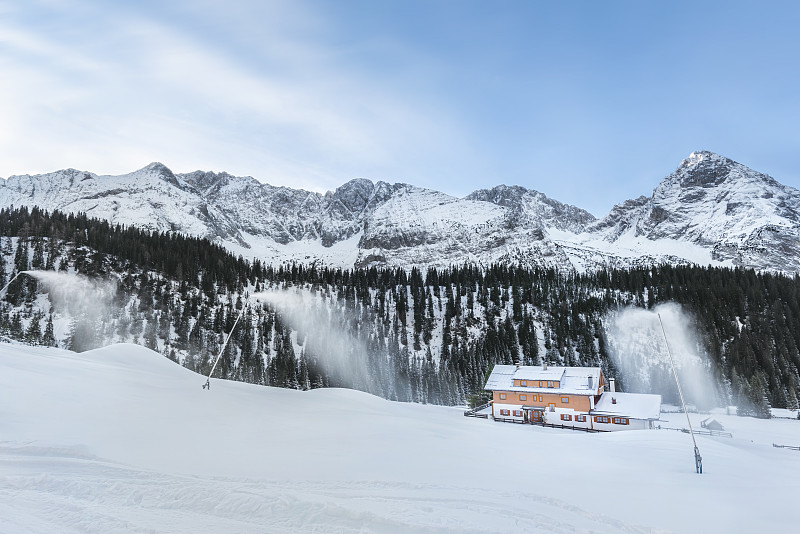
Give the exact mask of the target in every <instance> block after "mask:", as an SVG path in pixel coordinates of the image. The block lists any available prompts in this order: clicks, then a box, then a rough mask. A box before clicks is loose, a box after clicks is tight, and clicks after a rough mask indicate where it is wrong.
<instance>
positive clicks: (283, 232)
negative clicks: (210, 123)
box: [0, 152, 800, 272]
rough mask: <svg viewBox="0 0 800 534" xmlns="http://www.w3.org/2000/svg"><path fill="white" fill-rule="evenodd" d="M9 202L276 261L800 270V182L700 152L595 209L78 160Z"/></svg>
mask: <svg viewBox="0 0 800 534" xmlns="http://www.w3.org/2000/svg"><path fill="white" fill-rule="evenodd" d="M11 205H16V206H20V205H27V206H39V207H41V208H44V209H46V210H54V209H59V210H62V211H67V212H79V211H82V212H86V213H87V214H88V215H90V216H93V217H98V218H103V219H107V220H110V221H112V222H114V223H120V224H126V225H136V226H140V227H144V228H148V229H151V230H158V231H177V232H183V233H186V234H189V235H193V236H200V237H207V238H209V239H211V240H214V241H217V242H219V243H220V244H222V245H224V246H226V247H228V248H229V249H230V250H232V251H233V252H235V253H238V254H242V255H244V256H246V257H258V258H260V259H262V260H265V261H267V262H271V263H277V262H286V261H300V262H304V263H314V262H321V263H324V264H328V265H333V266H340V267H353V266H357V267H369V266H390V267H394V266H397V267H403V268H410V267H411V266H414V265H416V266H418V267H421V268H425V267H429V266H434V267H443V266H448V265H451V264H461V263H463V262H473V263H477V264H481V265H488V264H490V263H493V262H505V263H521V264H524V265H526V266H529V267H533V266H542V267H554V268H558V269H578V270H587V269H588V270H591V269H593V268H597V267H629V266H637V265H649V264H659V263H673V264H675V263H696V264H701V265H707V264H713V265H730V266H733V265H740V266H745V267H753V268H756V269H764V270H774V271H787V272H798V271H800V191H797V190H796V189H793V188H791V187H787V186H784V185H781V184H780V183H778V182H777V181H775V180H774V179H772V178H770V177H769V176H766V175H764V174H761V173H758V172H756V171H753V170H752V169H749V168H747V167H745V166H744V165H741V164H739V163H736V162H734V161H732V160H730V159H728V158H725V157H723V156H719V155H717V154H714V153H711V152H696V153H693V154H691V155H690V156H689V158H687V159H686V160H685V161H683V163H681V165H680V166H679V167H678V169H677V170H676V171H675V172H674V173H672V174H671V175H669V176H667V177H666V178H665V179H664V181H663V182H662V183H661V184H659V186H658V187H657V188H656V189H655V191H654V192H653V194H652V195H651V196H650V197H646V196H642V197H639V198H637V199H634V200H628V201H626V202H624V203H622V204H619V205H617V206H615V207H614V208H613V209H612V210H611V212H610V213H609V214H608V215H606V216H605V217H603V218H602V219H599V220H597V219H595V217H594V216H592V215H591V214H590V213H588V212H586V211H585V210H582V209H580V208H578V207H575V206H570V205H567V204H562V203H560V202H558V201H556V200H553V199H550V198H548V197H546V196H545V195H543V194H542V193H539V192H537V191H532V190H528V189H525V188H523V187H519V186H504V185H503V186H497V187H494V188H492V189H484V190H479V191H475V192H474V193H472V194H470V195H468V196H467V197H465V198H455V197H452V196H449V195H446V194H444V193H441V192H438V191H433V190H429V189H423V188H419V187H415V186H412V185H408V184H401V183H398V184H389V183H386V182H377V183H373V182H371V181H369V180H365V179H357V180H352V181H350V182H347V183H346V184H344V185H342V186H341V187H339V188H337V189H336V190H335V191H331V192H328V193H326V194H324V195H322V194H318V193H313V192H308V191H303V190H296V189H291V188H288V187H275V186H272V185H269V184H265V183H261V182H259V181H257V180H255V179H253V178H250V177H235V176H231V175H229V174H227V173H212V172H202V171H196V172H192V173H188V174H177V175H176V174H174V173H172V172H171V171H170V170H169V169H168V168H166V167H165V166H164V165H161V164H159V163H153V164H150V165H148V166H147V167H145V168H143V169H140V170H138V171H135V172H133V173H130V174H126V175H121V176H98V175H95V174H91V173H87V172H81V171H76V170H73V169H68V170H65V171H57V172H54V173H49V174H44V175H37V176H28V175H25V176H12V177H10V178H9V179H7V180H5V181H4V182H2V183H0V207H7V206H11Z"/></svg>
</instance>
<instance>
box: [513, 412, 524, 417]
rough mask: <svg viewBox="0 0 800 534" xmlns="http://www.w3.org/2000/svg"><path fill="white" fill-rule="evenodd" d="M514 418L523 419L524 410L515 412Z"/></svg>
mask: <svg viewBox="0 0 800 534" xmlns="http://www.w3.org/2000/svg"><path fill="white" fill-rule="evenodd" d="M514 417H522V410H514Z"/></svg>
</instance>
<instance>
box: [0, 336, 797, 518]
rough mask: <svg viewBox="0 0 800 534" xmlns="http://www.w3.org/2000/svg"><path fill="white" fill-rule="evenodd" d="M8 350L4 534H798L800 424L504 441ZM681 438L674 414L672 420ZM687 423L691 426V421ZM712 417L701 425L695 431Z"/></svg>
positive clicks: (346, 402)
mask: <svg viewBox="0 0 800 534" xmlns="http://www.w3.org/2000/svg"><path fill="white" fill-rule="evenodd" d="M204 381H205V380H204V378H203V377H201V376H199V375H196V374H194V373H192V372H190V371H188V370H186V369H184V368H182V367H180V366H178V365H176V364H174V363H172V362H171V361H169V360H168V359H166V358H163V357H162V356H160V355H158V354H156V353H153V352H151V351H149V350H147V349H144V348H142V347H139V346H135V345H115V346H111V347H106V348H103V349H98V350H95V351H91V352H86V353H82V354H74V353H71V352H68V351H64V350H59V349H44V348H33V347H27V346H23V345H9V344H0V532H3V533H16V532H47V533H49V532H62V533H69V532H170V533H174V532H326V533H327V532H404V533H405V532H453V533H456V532H458V533H469V532H475V533H477V532H482V533H486V532H496V533H508V532H629V533H638V532H704V533H708V532H746V531H752V532H793V531H795V528H796V525H797V523H798V520H800V512H798V507H797V503H796V501H797V495H798V480H800V452H797V451H791V450H789V449H776V448H773V447H772V443H773V442H776V443H782V444H789V445H800V421H796V420H789V419H774V420H770V421H761V420H755V419H750V418H738V417H733V416H725V415H715V418H717V419H718V420H719V421H721V422H722V423H723V424H724V425H725V426H726V427H727V429H728V430H731V431H732V432H733V435H734V437H733V438H732V439H726V438H711V437H706V436H700V437H698V445H699V447H700V450H701V452H702V454H703V457H704V467H705V473H704V474H703V475H696V474H695V472H694V463H693V457H692V448H691V440H690V438H689V436H688V435H686V434H683V433H681V432H675V431H668V430H660V431H658V430H654V431H632V432H617V433H610V434H585V433H581V432H572V431H561V430H554V429H546V428H540V427H531V426H523V425H509V424H501V423H494V422H491V421H487V420H480V419H472V418H466V417H463V416H462V411H461V410H459V409H455V408H446V407H437V406H423V405H412V404H402V403H395V402H390V401H386V400H382V399H379V398H377V397H373V396H370V395H367V394H364V393H360V392H356V391H348V390H336V389H328V390H315V391H309V392H301V391H293V390H285V389H274V388H265V387H259V386H254V385H249V384H243V383H235V382H224V381H219V380H216V381H212V383H211V389H210V391H204V390H203V389H201V385H202V384H203V383H204ZM664 417H665V419H668V421H665V422H663V423H662V424H664V425H665V426H674V427H678V426H682V422H683V423H685V419H683V417H684V416H683V415H682V414H664ZM693 417H694V416H693ZM705 417H706V416H696V418H695V419H696V420H695V421H694V423H695V424H696V425H697V426H698V427H699V421H700V419H702V418H705Z"/></svg>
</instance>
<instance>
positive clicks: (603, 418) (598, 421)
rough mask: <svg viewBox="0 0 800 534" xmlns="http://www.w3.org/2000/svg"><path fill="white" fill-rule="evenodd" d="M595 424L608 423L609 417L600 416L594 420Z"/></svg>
mask: <svg viewBox="0 0 800 534" xmlns="http://www.w3.org/2000/svg"><path fill="white" fill-rule="evenodd" d="M594 422H595V423H608V417H606V416H604V415H598V416H597V417H595V418H594Z"/></svg>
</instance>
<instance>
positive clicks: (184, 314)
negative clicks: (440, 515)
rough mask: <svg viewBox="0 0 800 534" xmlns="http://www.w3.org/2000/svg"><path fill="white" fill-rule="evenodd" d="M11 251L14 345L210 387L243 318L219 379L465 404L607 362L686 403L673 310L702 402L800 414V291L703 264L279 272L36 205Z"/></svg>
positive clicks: (1, 329)
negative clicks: (492, 375) (674, 360)
mask: <svg viewBox="0 0 800 534" xmlns="http://www.w3.org/2000/svg"><path fill="white" fill-rule="evenodd" d="M0 249H2V251H3V256H2V257H0V284H2V285H6V283H9V284H10V285H9V287H8V289H7V290H6V291H5V293H4V294H3V295H2V300H0V336H7V337H8V338H10V339H15V340H23V341H25V342H27V343H30V344H44V345H50V346H55V345H58V346H62V347H67V348H70V349H72V350H76V351H83V350H88V349H92V348H96V347H99V346H103V345H107V344H111V343H120V342H133V343H138V344H141V345H144V346H146V347H148V348H151V349H153V350H156V351H158V352H160V353H162V354H163V355H164V356H166V357H168V358H170V359H172V360H174V361H177V362H180V363H181V364H182V365H184V366H185V367H187V368H189V369H192V370H195V371H198V372H201V373H204V374H207V373H208V372H209V371H210V368H211V362H212V360H213V358H215V357H216V355H217V354H219V352H220V350H222V343H223V340H224V338H225V335H226V334H227V333H228V332H230V331H231V329H232V328H233V326H234V324H235V323H236V320H237V318H241V322H240V323H239V325H238V326H237V328H236V329H235V331H234V333H233V336H232V338H231V343H230V344H228V345H227V347H226V350H225V352H224V354H223V356H222V359H221V362H220V365H219V366H218V367H217V369H216V371H215V373H216V374H215V376H217V377H223V378H227V379H232V380H238V381H243V382H248V383H254V384H262V385H271V386H281V387H287V388H299V389H309V388H319V387H350V388H355V389H360V390H363V391H367V392H369V393H372V394H376V395H379V396H382V397H384V398H387V399H392V400H401V401H412V402H423V403H434V404H448V405H453V404H464V403H466V402H467V401H468V400H469V399H472V400H477V397H479V396H480V393H481V390H482V388H483V385H484V383H485V380H486V376H487V373H488V372H489V371H490V369H491V367H492V366H493V365H495V364H498V363H502V364H510V363H513V362H521V363H525V364H537V363H539V362H542V361H547V362H551V363H557V364H563V365H588V366H601V367H602V368H603V370H604V372H605V374H606V376H615V377H616V378H617V379H618V383H619V384H620V387H623V388H624V386H625V384H629V385H630V387H631V388H633V389H636V388H643V389H645V390H647V389H648V388H653V387H655V388H656V389H657V391H656V392H657V393H661V394H662V395H663V396H664V398H665V399H666V400H667V401H673V402H677V391H676V390H675V388H674V385H672V386H670V384H671V381H670V380H669V379H668V378H669V375H668V374H667V373H668V369H666V367H665V363H664V360H663V358H662V356H664V355H663V352H662V350H661V349H662V348H663V339H662V338H661V337H660V336H659V335H657V334H658V333H659V332H660V330H658V329H656V328H654V325H653V324H652V322H653V321H656V320H657V319H656V315H655V313H654V312H655V311H658V310H660V309H661V308H660V305H662V304H670V303H672V304H673V305H674V306H673V309H676V310H678V311H677V312H675V313H674V314H672V315H671V317H672V319H671V320H672V322H673V323H674V324H675V325H682V326H681V330H684V331H686V332H687V333H690V334H692V335H690V336H688V337H686V339H687V341H686V342H685V343H684V345H683V346H684V347H685V350H686V351H688V353H687V355H686V356H687V358H686V361H693V362H699V365H700V366H701V367H702V369H703V374H704V375H707V376H709V377H710V384H709V386H708V387H705V388H703V389H704V391H703V395H702V396H701V397H702V398H696V399H695V398H691V399H690V400H691V401H692V402H697V403H702V404H703V405H704V406H713V405H716V406H725V405H728V404H735V405H740V406H742V407H743V409H746V410H749V411H751V412H752V413H757V414H760V415H762V416H766V415H767V414H768V413H769V407H770V406H772V407H776V408H792V407H795V406H797V404H798V400H797V399H798V391H800V376H798V371H797V370H798V368H800V353H799V351H798V347H799V346H800V327H798V320H800V278H797V277H794V278H789V277H786V276H782V275H772V274H769V273H757V272H755V271H752V270H743V269H728V268H703V267H693V266H677V267H672V266H661V267H657V268H646V269H631V270H618V269H602V270H598V271H594V272H591V273H586V274H567V273H563V272H561V271H558V270H555V269H549V270H543V269H533V270H530V269H526V268H524V267H520V266H511V267H509V266H506V265H502V264H498V265H493V266H489V267H488V268H486V269H478V268H476V267H473V266H469V265H467V266H463V267H458V268H451V269H439V270H437V269H429V270H428V271H426V272H424V273H422V272H420V271H418V270H416V269H412V270H411V272H410V273H409V272H407V271H406V270H404V269H376V268H371V269H355V270H341V269H330V268H324V267H320V268H317V267H313V268H308V267H305V266H303V265H297V264H293V265H286V266H279V267H277V268H276V267H273V266H267V265H264V264H261V263H259V262H254V263H250V262H247V261H245V260H243V259H242V258H235V257H233V256H232V255H231V254H230V253H228V252H227V251H226V250H225V249H223V248H221V247H220V246H218V245H214V244H212V243H210V242H208V241H206V240H202V239H197V238H188V237H185V236H182V235H166V234H161V233H150V232H146V231H143V230H140V229H138V228H122V227H112V226H110V225H109V224H108V223H107V222H105V221H98V220H95V219H89V218H87V217H85V216H71V215H64V214H60V213H54V214H52V215H49V214H45V213H43V212H41V211H37V210H34V211H33V212H27V210H24V209H21V210H0ZM5 258H8V261H6V260H5ZM21 272H27V273H28V274H23V275H19V276H17V275H18V274H19V273H21ZM15 277H16V278H15ZM259 296H263V297H264V298H259ZM627 309H635V310H641V311H642V312H643V313H645V315H646V317H647V321H649V322H650V325H649V326H647V325H644V328H642V329H641V334H637V333H636V332H634V331H632V330H631V329H630V328H628V327H627V326H623V327H622V328H618V323H619V321H618V317H620V312H624V310H627ZM622 315H623V316H624V315H625V314H624V313H623V314H622ZM665 318H666V316H665ZM639 322H640V321H639ZM668 327H669V325H668ZM632 335H637V336H638V335H643V336H645V339H643V340H641V341H640V342H637V343H632V342H631V340H630V339H628V338H629V336H632ZM626 347H630V348H631V349H633V348H636V347H638V348H636V351H637V352H638V353H639V354H638V355H637V356H636V357H637V358H639V361H640V362H646V363H647V365H645V366H643V365H638V364H637V365H633V366H631V365H628V364H626V362H623V361H620V357H623V358H628V359H629V358H630V357H633V356H634V353H633V352H632V351H631V350H628V348H626ZM331 354H336V355H337V358H336V359H334V360H331V359H329V358H328V356H330V355H331ZM659 384H660V386H659Z"/></svg>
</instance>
